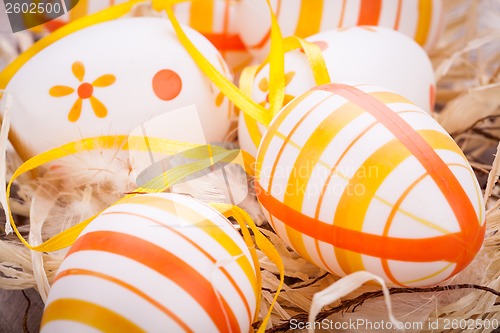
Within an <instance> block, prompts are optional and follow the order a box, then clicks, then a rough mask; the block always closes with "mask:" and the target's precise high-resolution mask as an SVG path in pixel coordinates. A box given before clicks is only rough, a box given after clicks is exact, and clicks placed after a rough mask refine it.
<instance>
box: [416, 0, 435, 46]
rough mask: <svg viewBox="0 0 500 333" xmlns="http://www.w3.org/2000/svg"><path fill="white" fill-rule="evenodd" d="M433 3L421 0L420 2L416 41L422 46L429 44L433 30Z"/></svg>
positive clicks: (429, 0) (428, 0)
mask: <svg viewBox="0 0 500 333" xmlns="http://www.w3.org/2000/svg"><path fill="white" fill-rule="evenodd" d="M432 1H433V0H419V2H418V23H417V30H416V32H415V37H414V39H415V41H416V42H417V43H418V44H420V45H422V46H423V45H425V43H426V42H427V37H428V35H429V30H430V28H431V19H432Z"/></svg>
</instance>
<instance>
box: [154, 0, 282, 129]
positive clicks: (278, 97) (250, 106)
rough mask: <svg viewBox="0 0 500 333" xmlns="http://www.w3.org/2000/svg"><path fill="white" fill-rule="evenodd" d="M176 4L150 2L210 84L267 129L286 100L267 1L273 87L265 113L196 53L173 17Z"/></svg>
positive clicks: (275, 27) (277, 35) (277, 33)
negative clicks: (163, 11)
mask: <svg viewBox="0 0 500 333" xmlns="http://www.w3.org/2000/svg"><path fill="white" fill-rule="evenodd" d="M178 2H180V0H169V1H166V0H152V5H153V9H155V10H157V11H162V10H165V11H166V13H167V15H168V17H169V19H170V21H171V23H172V27H173V28H174V30H175V32H176V34H177V38H178V39H179V41H180V42H181V44H182V45H183V46H184V48H185V49H186V50H187V51H188V53H189V54H190V55H191V57H192V58H193V60H194V61H195V63H196V64H197V65H198V67H199V68H200V69H201V70H202V71H203V72H204V73H205V75H206V76H207V77H208V78H209V79H210V81H212V82H213V83H214V84H215V85H216V86H217V87H218V88H219V89H220V90H221V91H222V93H223V94H224V95H225V96H227V97H228V98H229V99H230V100H231V101H232V102H233V103H234V104H235V105H236V107H238V108H239V109H240V110H243V111H244V112H245V113H247V114H249V115H250V116H251V117H252V118H253V119H255V120H257V121H258V122H260V123H262V124H264V125H266V126H267V125H268V124H269V123H270V122H271V120H272V117H273V115H274V114H276V113H277V112H278V111H279V110H280V109H281V106H282V104H283V100H284V96H285V91H284V90H285V81H284V80H285V79H284V62H283V44H282V43H283V39H282V37H281V32H280V30H279V26H278V21H277V19H276V16H275V15H274V13H273V12H272V7H271V4H270V3H269V0H267V2H268V6H269V8H270V12H271V21H272V27H273V29H272V32H271V35H272V40H271V55H270V61H271V63H272V67H271V73H270V83H271V85H272V86H273V87H274V89H273V90H272V92H271V93H270V95H269V101H270V110H266V109H265V108H264V107H263V106H261V105H259V104H257V103H255V102H254V101H253V100H251V99H250V98H248V96H246V95H244V94H242V93H241V90H240V89H238V87H236V86H235V85H234V84H233V83H232V82H231V81H229V80H228V79H227V78H226V77H225V76H224V75H222V74H221V73H220V72H219V71H218V70H217V69H216V68H215V67H214V66H213V65H212V64H211V63H210V62H209V61H208V60H207V59H206V58H205V57H204V56H203V54H202V53H201V52H200V51H198V49H197V48H196V46H195V45H194V44H193V43H192V42H191V41H190V40H189V38H188V37H187V36H186V34H185V33H184V31H183V29H182V27H181V25H180V24H179V21H178V20H177V19H176V17H175V14H174V11H173V8H172V6H173V5H174V4H176V3H178Z"/></svg>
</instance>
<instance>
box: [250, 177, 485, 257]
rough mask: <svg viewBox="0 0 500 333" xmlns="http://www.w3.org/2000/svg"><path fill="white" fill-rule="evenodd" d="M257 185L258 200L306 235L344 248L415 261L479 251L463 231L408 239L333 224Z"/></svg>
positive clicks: (372, 254) (377, 255)
mask: <svg viewBox="0 0 500 333" xmlns="http://www.w3.org/2000/svg"><path fill="white" fill-rule="evenodd" d="M255 187H256V192H257V193H258V197H259V201H260V202H261V203H262V205H263V206H264V207H265V208H266V209H267V210H268V211H269V212H270V213H271V214H273V215H274V216H275V217H276V218H278V219H280V220H281V221H284V222H285V223H286V224H287V225H289V226H290V227H292V228H294V229H295V230H297V231H299V232H302V233H304V234H305V235H308V236H310V237H312V238H317V239H318V240H320V241H322V242H325V243H329V244H332V245H333V246H334V247H338V248H341V249H346V250H349V251H353V252H356V253H361V254H366V255H368V256H372V257H378V258H386V259H388V260H400V261H412V262H432V261H443V260H444V261H448V262H456V259H457V258H456V257H457V251H460V250H461V249H465V251H468V252H469V253H468V255H469V256H475V254H476V253H477V252H475V251H476V250H478V248H473V247H471V246H470V244H469V243H466V242H464V240H463V237H462V235H461V233H451V234H449V235H443V236H436V237H431V238H424V239H413V238H410V239H407V238H397V237H384V236H381V235H374V234H369V233H364V232H361V231H356V230H350V229H346V228H343V227H339V226H336V225H331V224H328V223H324V222H321V221H318V220H316V219H314V218H312V217H309V216H307V215H304V214H302V213H301V212H297V211H296V210H294V209H292V208H290V207H288V206H287V205H285V204H283V203H282V202H281V201H279V200H278V199H276V198H274V197H273V196H272V195H271V194H270V193H269V192H267V191H265V190H264V189H263V188H262V186H260V184H259V183H258V182H257V181H255ZM484 230H485V225H483V226H482V227H481V228H480V231H481V232H483V233H484ZM480 245H481V244H479V247H480ZM429 249H439V251H429Z"/></svg>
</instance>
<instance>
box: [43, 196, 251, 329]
mask: <svg viewBox="0 0 500 333" xmlns="http://www.w3.org/2000/svg"><path fill="white" fill-rule="evenodd" d="M256 285H257V283H256V271H255V267H254V265H253V261H252V259H251V256H250V253H249V251H248V248H247V247H246V246H245V243H244V241H243V239H242V238H241V237H240V235H239V234H238V232H237V231H236V230H235V229H234V228H233V226H232V224H231V223H230V222H229V221H228V220H227V219H226V218H224V217H223V216H222V215H221V214H220V213H219V212H217V211H215V210H214V209H212V208H211V207H209V206H207V205H205V204H203V203H201V202H200V201H197V200H195V199H192V198H190V197H187V196H183V195H175V194H165V193H162V194H149V195H141V196H135V197H131V198H127V199H125V200H122V201H120V202H119V203H118V204H115V205H114V206H112V207H110V208H108V209H107V210H105V211H104V212H103V213H102V214H101V215H99V216H98V217H97V218H96V219H95V220H94V221H93V222H92V223H90V224H89V225H88V227H87V228H86V229H85V230H84V231H83V233H82V234H81V235H80V236H79V238H78V239H77V240H76V242H75V243H74V244H73V246H72V247H71V248H70V250H69V252H68V254H67V256H66V258H65V259H64V261H63V263H62V264H61V266H60V268H59V270H58V273H57V275H56V278H55V282H54V284H53V285H52V288H51V290H50V293H49V297H48V300H47V303H46V306H45V311H44V314H43V318H42V323H41V332H42V333H48V332H51V333H53V332H97V331H99V332H101V331H102V332H127V333H132V332H245V333H246V332H249V331H250V328H251V324H252V321H253V317H254V314H255V311H256V295H257V292H258V290H257V287H256Z"/></svg>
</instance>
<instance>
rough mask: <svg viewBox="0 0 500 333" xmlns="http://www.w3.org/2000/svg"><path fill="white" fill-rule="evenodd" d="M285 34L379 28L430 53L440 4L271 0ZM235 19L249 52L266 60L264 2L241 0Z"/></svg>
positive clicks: (439, 24)
mask: <svg viewBox="0 0 500 333" xmlns="http://www.w3.org/2000/svg"><path fill="white" fill-rule="evenodd" d="M270 2H271V5H272V7H273V11H274V13H275V14H276V17H277V19H278V22H279V24H280V27H281V30H282V33H283V35H284V36H292V35H295V36H299V37H308V36H311V35H314V34H317V33H319V32H321V31H326V30H330V29H335V28H346V27H352V26H360V25H373V26H381V27H386V28H390V29H394V30H397V31H399V32H402V33H404V34H405V35H408V36H409V37H411V38H413V39H414V40H415V41H416V42H417V43H418V44H420V45H422V47H424V48H425V49H426V50H430V49H432V48H433V47H434V46H435V45H436V43H437V41H438V39H439V36H440V34H441V32H442V30H443V16H444V13H443V4H442V0H287V1H283V0H270ZM237 16H238V24H239V31H240V36H241V38H242V40H243V43H244V44H245V45H246V46H247V48H248V50H249V51H250V52H252V54H254V55H255V56H256V57H257V58H259V59H261V60H262V59H264V57H265V56H266V55H267V53H268V52H269V44H270V37H271V32H270V30H271V19H270V16H269V9H268V7H267V5H266V0H241V1H239V2H238V7H237Z"/></svg>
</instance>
